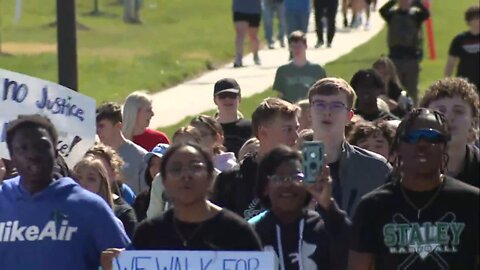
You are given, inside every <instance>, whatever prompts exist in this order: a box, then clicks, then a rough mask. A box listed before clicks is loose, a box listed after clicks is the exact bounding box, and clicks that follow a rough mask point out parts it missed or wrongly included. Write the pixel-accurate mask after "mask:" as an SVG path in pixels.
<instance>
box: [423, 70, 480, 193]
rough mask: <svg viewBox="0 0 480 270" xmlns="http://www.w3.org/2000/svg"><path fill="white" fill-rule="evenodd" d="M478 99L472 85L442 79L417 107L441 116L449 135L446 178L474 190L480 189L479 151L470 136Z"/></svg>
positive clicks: (456, 80) (450, 79)
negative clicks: (446, 124) (464, 184)
mask: <svg viewBox="0 0 480 270" xmlns="http://www.w3.org/2000/svg"><path fill="white" fill-rule="evenodd" d="M479 104H480V103H479V98H478V92H477V91H476V88H475V85H473V84H471V83H469V82H468V81H467V80H465V79H462V78H445V79H442V80H439V81H437V82H435V83H433V84H432V85H431V86H430V87H429V88H428V89H427V91H426V92H425V95H424V96H423V98H422V100H421V102H420V105H421V106H422V107H425V108H430V109H434V110H438V111H440V112H441V113H443V114H444V115H445V117H446V118H447V121H448V126H449V128H450V132H451V134H452V139H451V140H450V142H448V157H449V158H448V166H447V172H446V173H447V174H448V175H450V176H452V177H454V178H456V179H458V180H460V181H463V182H465V183H467V184H470V185H473V186H475V187H479V186H480V179H479V178H480V175H479V169H478V168H479V167H480V149H479V148H478V147H477V146H475V145H474V144H472V143H471V142H470V141H469V140H470V134H471V132H472V130H475V129H477V128H478V120H479V111H478V110H479Z"/></svg>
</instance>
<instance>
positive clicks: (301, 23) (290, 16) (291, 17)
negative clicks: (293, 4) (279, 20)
mask: <svg viewBox="0 0 480 270" xmlns="http://www.w3.org/2000/svg"><path fill="white" fill-rule="evenodd" d="M309 18H310V10H309V11H308V12H305V11H297V10H288V9H286V10H285V19H286V23H287V35H290V33H292V32H293V31H296V30H300V31H302V32H304V33H307V30H308V19H309Z"/></svg>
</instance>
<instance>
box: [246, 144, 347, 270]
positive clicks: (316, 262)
mask: <svg viewBox="0 0 480 270" xmlns="http://www.w3.org/2000/svg"><path fill="white" fill-rule="evenodd" d="M256 193H257V196H258V197H259V198H260V200H261V202H262V204H263V205H264V206H265V207H266V209H267V210H266V211H265V212H263V213H262V214H259V215H257V216H255V217H254V218H252V219H250V220H249V223H251V224H253V225H254V226H255V230H256V232H257V233H258V235H259V237H260V239H261V240H262V244H263V247H264V250H274V251H275V254H276V256H277V261H278V266H277V267H276V268H274V269H272V270H290V269H299V270H316V269H345V268H346V264H347V260H346V257H347V253H348V231H349V228H350V221H349V220H348V218H347V217H346V213H345V212H344V211H341V210H340V209H339V208H338V206H337V204H336V203H335V200H334V199H333V198H332V194H331V178H330V176H329V172H328V167H327V166H325V167H324V168H323V170H322V172H321V174H320V175H319V176H318V178H317V182H316V183H312V184H309V183H305V182H304V175H303V173H302V155H301V153H300V152H298V151H297V150H294V149H292V148H290V147H288V146H284V145H282V146H278V147H276V148H274V149H273V150H272V151H270V152H269V153H267V154H266V155H265V157H264V158H263V159H262V161H261V162H260V165H259V168H258V177H257V188H256ZM312 198H313V199H314V200H315V201H316V202H317V205H318V206H319V207H318V209H319V210H320V211H319V212H320V213H318V212H316V211H312V210H308V205H309V203H310V201H311V200H312Z"/></svg>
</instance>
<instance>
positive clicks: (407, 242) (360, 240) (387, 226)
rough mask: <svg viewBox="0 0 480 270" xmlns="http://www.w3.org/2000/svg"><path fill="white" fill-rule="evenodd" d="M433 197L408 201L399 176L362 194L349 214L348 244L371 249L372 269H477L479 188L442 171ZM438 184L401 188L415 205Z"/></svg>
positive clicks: (369, 251) (358, 249)
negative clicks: (422, 189)
mask: <svg viewBox="0 0 480 270" xmlns="http://www.w3.org/2000/svg"><path fill="white" fill-rule="evenodd" d="M439 188H440V190H439V191H438V192H439V193H438V194H437V195H436V198H435V199H434V200H433V201H432V203H431V204H430V205H429V206H428V207H426V208H425V209H424V210H422V211H421V213H420V217H418V211H417V210H416V209H414V208H413V206H411V205H410V204H409V203H408V202H407V200H406V198H405V196H404V195H403V194H402V191H401V189H400V184H399V182H398V181H393V182H391V183H387V184H385V185H384V186H382V187H380V188H378V189H377V190H375V191H372V192H371V193H369V194H367V195H365V197H364V198H362V200H361V202H360V204H359V205H358V208H357V210H356V213H355V216H354V218H353V231H352V238H351V242H350V249H351V250H354V251H357V252H365V253H373V254H374V255H375V262H374V268H375V269H376V270H383V269H385V270H387V269H388V270H391V269H402V270H417V269H418V270H420V269H421V270H430V269H432V270H433V269H464V270H470V269H472V270H473V269H478V268H477V267H478V265H477V263H478V262H476V260H477V259H478V254H479V245H478V226H479V223H478V221H479V215H478V210H479V198H480V191H479V189H478V188H475V187H473V186H470V185H467V184H465V183H462V182H460V181H458V180H456V179H453V178H450V177H446V179H445V181H444V183H443V184H442V185H441V186H440V187H439ZM436 191H437V190H433V191H427V192H413V191H408V190H405V194H406V196H407V197H408V199H409V200H410V201H411V202H412V203H414V204H415V205H416V206H417V207H419V206H420V207H419V208H422V207H423V206H424V205H425V204H427V203H428V202H429V201H430V199H431V198H432V196H435V193H436Z"/></svg>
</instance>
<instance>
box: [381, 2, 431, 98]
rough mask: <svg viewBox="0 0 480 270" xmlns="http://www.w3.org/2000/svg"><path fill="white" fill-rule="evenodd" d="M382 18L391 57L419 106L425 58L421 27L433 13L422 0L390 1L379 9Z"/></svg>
mask: <svg viewBox="0 0 480 270" xmlns="http://www.w3.org/2000/svg"><path fill="white" fill-rule="evenodd" d="M380 15H382V18H383V19H384V20H385V21H386V22H387V24H388V37H387V42H388V47H389V51H390V52H389V57H390V59H392V61H393V62H394V63H395V66H396V67H397V71H398V75H399V77H400V81H401V82H402V84H403V85H404V86H405V87H406V88H407V92H408V95H409V96H411V97H412V98H413V101H414V103H415V105H416V104H417V101H418V88H417V86H418V76H419V74H420V60H421V56H422V47H421V46H422V44H421V26H422V23H423V22H424V21H425V20H427V19H428V17H429V16H430V12H429V11H428V9H427V8H426V7H425V6H424V5H423V4H422V3H421V2H420V1H419V0H414V1H412V0H390V1H388V2H387V3H386V4H385V5H383V6H382V8H380Z"/></svg>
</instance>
